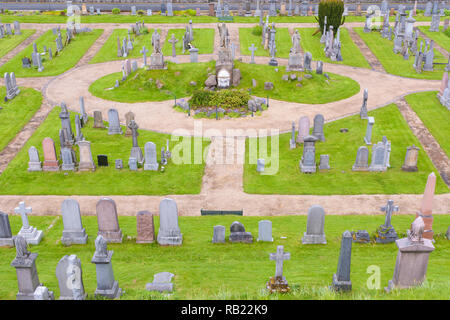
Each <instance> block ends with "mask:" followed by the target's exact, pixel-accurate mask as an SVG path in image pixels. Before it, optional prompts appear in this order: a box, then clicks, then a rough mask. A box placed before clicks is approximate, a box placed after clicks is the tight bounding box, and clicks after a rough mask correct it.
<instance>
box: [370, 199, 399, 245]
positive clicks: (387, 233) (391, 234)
mask: <svg viewBox="0 0 450 320" xmlns="http://www.w3.org/2000/svg"><path fill="white" fill-rule="evenodd" d="M381 211H384V212H386V217H385V221H384V224H382V225H381V226H379V227H378V229H377V233H376V235H375V239H376V242H377V243H391V242H394V241H395V240H397V238H398V237H397V232H396V231H395V229H394V227H393V226H392V224H391V220H392V214H393V213H394V212H395V211H398V206H394V201H393V200H388V202H387V204H386V205H385V206H383V207H381Z"/></svg>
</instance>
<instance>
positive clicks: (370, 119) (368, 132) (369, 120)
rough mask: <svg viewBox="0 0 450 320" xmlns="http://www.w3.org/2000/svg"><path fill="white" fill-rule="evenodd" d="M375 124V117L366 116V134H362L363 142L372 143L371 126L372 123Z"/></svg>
mask: <svg viewBox="0 0 450 320" xmlns="http://www.w3.org/2000/svg"><path fill="white" fill-rule="evenodd" d="M374 124H375V118H374V117H368V118H367V128H366V135H365V136H364V142H365V143H366V144H367V145H371V144H372V141H371V140H372V128H373V125H374Z"/></svg>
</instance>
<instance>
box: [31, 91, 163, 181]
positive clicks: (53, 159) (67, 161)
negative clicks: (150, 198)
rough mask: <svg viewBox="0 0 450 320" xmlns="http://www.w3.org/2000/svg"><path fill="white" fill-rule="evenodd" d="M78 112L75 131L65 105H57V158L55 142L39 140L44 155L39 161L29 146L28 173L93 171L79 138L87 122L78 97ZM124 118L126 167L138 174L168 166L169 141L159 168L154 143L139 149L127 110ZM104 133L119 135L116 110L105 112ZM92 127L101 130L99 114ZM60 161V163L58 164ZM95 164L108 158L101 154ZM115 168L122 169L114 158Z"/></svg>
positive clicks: (87, 145)
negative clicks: (127, 141) (127, 144)
mask: <svg viewBox="0 0 450 320" xmlns="http://www.w3.org/2000/svg"><path fill="white" fill-rule="evenodd" d="M80 109H81V114H76V115H75V132H76V134H75V135H74V133H73V131H72V125H71V122H70V113H69V111H68V110H67V106H66V104H65V103H64V102H63V103H61V112H60V114H59V118H60V119H61V129H60V130H59V140H60V141H59V142H60V155H59V159H58V156H57V153H56V148H55V143H54V141H53V139H51V138H48V137H47V138H44V139H43V141H42V149H43V155H44V161H43V162H41V160H40V157H39V152H38V150H37V148H36V147H35V146H31V147H30V148H29V150H28V155H29V162H28V171H29V172H35V171H76V170H78V171H91V172H93V171H95V170H96V165H95V163H94V160H93V156H92V151H91V143H90V141H87V140H86V138H85V137H84V135H83V132H82V128H83V127H84V126H85V125H86V123H87V121H88V120H89V118H88V116H87V114H86V111H85V107H84V99H83V97H80ZM125 118H126V127H127V129H126V132H125V137H132V146H131V151H130V157H129V159H128V167H129V170H131V171H138V170H139V167H142V168H143V170H145V171H147V170H151V171H158V170H160V171H162V172H164V170H165V167H164V166H166V165H167V163H168V159H170V158H171V152H170V151H169V141H167V144H166V147H162V149H161V166H160V164H159V163H158V161H157V151H156V144H155V143H153V142H151V141H149V142H147V143H146V144H145V146H144V153H143V152H142V149H141V148H140V147H139V144H138V139H137V137H138V136H139V133H138V128H139V126H138V125H137V123H136V121H135V119H134V118H135V116H134V114H133V113H132V112H131V111H130V112H128V113H126V114H125ZM108 123H109V126H108V134H109V135H116V134H119V135H122V134H123V131H122V128H121V126H120V121H119V113H118V112H117V110H116V109H110V110H108ZM93 128H98V129H105V125H104V123H103V117H102V113H101V111H98V110H97V111H94V124H93ZM75 145H77V146H78V149H79V160H78V161H77V156H76V152H75V149H74V146H75ZM60 162H61V163H60ZM97 164H98V166H99V167H108V166H109V161H108V156H107V155H105V154H99V155H97ZM115 168H116V169H117V170H121V169H123V168H124V164H123V160H122V159H115Z"/></svg>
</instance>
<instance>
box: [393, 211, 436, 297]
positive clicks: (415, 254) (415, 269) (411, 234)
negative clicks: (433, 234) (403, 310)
mask: <svg viewBox="0 0 450 320" xmlns="http://www.w3.org/2000/svg"><path fill="white" fill-rule="evenodd" d="M424 228H425V223H424V221H423V219H422V217H417V218H416V220H414V222H413V223H412V224H411V230H408V237H407V238H402V239H398V240H396V241H395V244H396V245H397V247H398V253H397V260H396V262H395V269H394V276H393V277H392V280H389V284H388V287H387V288H385V290H386V291H388V292H389V291H391V290H392V289H394V288H398V289H404V288H411V287H415V286H420V285H421V284H422V282H423V281H424V280H425V276H426V273H427V267H428V259H429V257H430V253H431V252H432V251H434V246H433V243H432V241H431V240H430V239H425V238H423V232H424Z"/></svg>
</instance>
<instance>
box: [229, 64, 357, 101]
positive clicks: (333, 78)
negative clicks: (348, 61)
mask: <svg viewBox="0 0 450 320" xmlns="http://www.w3.org/2000/svg"><path fill="white" fill-rule="evenodd" d="M235 67H236V68H239V69H240V70H241V74H242V79H241V83H240V85H239V86H238V88H251V89H252V91H251V92H252V94H253V95H256V96H260V97H266V96H267V95H269V97H270V98H271V99H277V100H283V101H289V102H299V103H310V104H320V103H328V102H332V101H337V100H342V99H345V98H348V97H351V96H353V95H354V94H356V93H358V92H359V89H360V88H359V84H358V83H357V82H356V81H354V80H352V79H350V78H348V77H344V76H340V75H337V74H333V73H328V75H329V76H330V80H329V81H328V83H327V81H326V80H327V79H326V78H325V76H324V75H318V74H316V73H315V72H312V73H311V74H312V76H313V77H312V79H306V78H304V74H305V73H304V72H289V73H286V71H285V70H286V67H284V66H280V67H278V72H276V71H275V68H274V67H272V66H269V65H261V64H247V63H242V62H238V61H237V62H235ZM325 71H326V70H325ZM292 73H294V74H297V75H298V76H300V77H303V80H302V81H301V84H302V87H300V88H299V87H297V86H296V85H297V83H298V81H297V80H294V81H291V80H289V81H283V80H282V79H281V77H282V76H283V75H284V74H292ZM252 79H256V81H257V85H256V88H253V87H252ZM264 79H265V80H264ZM265 81H271V82H273V84H274V89H273V90H271V91H267V90H264V82H265ZM269 104H270V102H269Z"/></svg>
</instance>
